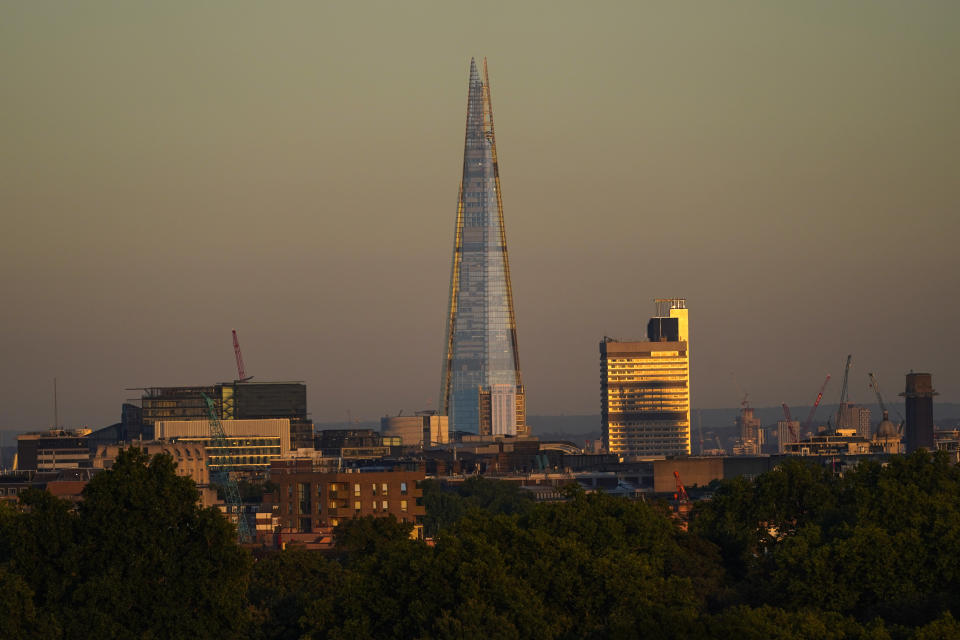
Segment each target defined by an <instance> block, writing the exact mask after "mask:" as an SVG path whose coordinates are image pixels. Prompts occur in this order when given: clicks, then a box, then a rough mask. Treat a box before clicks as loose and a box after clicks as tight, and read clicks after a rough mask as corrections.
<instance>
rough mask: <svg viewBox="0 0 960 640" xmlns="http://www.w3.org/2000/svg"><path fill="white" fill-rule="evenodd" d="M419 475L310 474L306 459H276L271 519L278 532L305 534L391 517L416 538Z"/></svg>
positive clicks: (420, 512) (419, 517)
mask: <svg viewBox="0 0 960 640" xmlns="http://www.w3.org/2000/svg"><path fill="white" fill-rule="evenodd" d="M423 479H424V472H423V471H422V470H421V471H384V470H382V469H378V470H370V471H367V470H365V469H346V470H344V471H340V472H336V473H331V472H324V471H315V470H314V465H313V463H312V461H310V460H277V461H275V462H273V463H272V464H271V465H270V481H271V482H272V483H274V484H275V485H277V490H276V492H275V493H274V494H273V498H274V500H273V502H274V504H275V505H276V511H275V515H276V516H277V518H278V521H279V525H280V526H281V527H282V528H283V529H284V530H289V531H292V532H299V533H310V532H313V531H316V530H319V529H321V528H324V527H335V526H337V525H338V524H340V522H341V521H343V520H345V519H349V518H355V517H362V516H370V515H372V516H381V517H385V516H388V515H390V514H393V515H394V516H395V517H396V518H397V520H399V521H401V522H411V523H413V524H414V526H415V527H416V531H417V533H418V536H419V532H420V528H421V524H420V523H421V521H422V520H423V516H424V514H425V511H424V508H423V505H422V504H420V502H421V500H420V498H421V497H422V496H423V492H422V490H421V489H420V488H419V483H420V482H421V481H422V480H423Z"/></svg>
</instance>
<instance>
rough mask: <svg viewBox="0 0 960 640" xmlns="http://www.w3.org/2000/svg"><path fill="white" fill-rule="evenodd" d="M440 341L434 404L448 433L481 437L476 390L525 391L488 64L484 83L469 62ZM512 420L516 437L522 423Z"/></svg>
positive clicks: (473, 63)
mask: <svg viewBox="0 0 960 640" xmlns="http://www.w3.org/2000/svg"><path fill="white" fill-rule="evenodd" d="M446 337H447V344H446V357H445V359H444V368H443V387H442V390H441V398H440V405H441V407H442V408H443V410H444V413H446V415H448V416H449V424H450V427H451V428H453V429H458V430H461V431H469V432H473V433H482V432H483V429H482V427H481V411H480V395H481V392H487V393H489V391H490V389H491V387H492V386H493V385H498V388H500V389H502V388H503V387H502V386H500V385H509V386H510V387H513V388H514V389H516V393H517V395H518V396H522V394H523V388H522V382H521V378H520V361H519V358H518V355H517V328H516V321H515V317H514V310H513V293H512V290H511V287H510V266H509V261H508V258H507V242H506V232H505V230H504V226H503V206H502V202H501V193H500V176H499V170H498V166H497V147H496V141H495V139H494V132H493V110H492V108H491V102H490V84H489V77H488V75H487V68H486V61H484V68H483V78H482V79H481V77H480V73H479V71H478V69H477V65H476V62H475V61H474V60H471V61H470V88H469V94H468V98H467V127H466V137H465V141H464V151H463V177H462V180H461V182H460V197H459V202H458V204H457V224H456V233H455V236H454V249H453V266H452V273H451V278H450V307H449V317H448V323H447V336H446ZM517 406H519V407H522V406H523V405H522V403H518V404H517ZM515 422H516V424H515V425H514V431H515V432H516V431H519V430H520V429H522V428H523V426H524V424H525V421H524V420H523V416H520V419H519V420H516V421H515Z"/></svg>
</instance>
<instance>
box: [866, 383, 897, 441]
mask: <svg viewBox="0 0 960 640" xmlns="http://www.w3.org/2000/svg"><path fill="white" fill-rule="evenodd" d="M867 376H869V377H870V386H871V387H873V392H874V393H875V394H877V402H878V403H879V404H880V411H882V412H883V419H884V420H889V419H890V414H889V412H888V411H887V405H886V403H884V401H883V396H882V395H880V382H879V381H878V380H877V377H876V376H875V375H873V374H872V373H868V374H867ZM897 417H899V418H900V424H899V426H898V428H897V430H898V431H899V430H901V429H903V422H904V420H903V416H902V415H901V414H900V412H899V411H897Z"/></svg>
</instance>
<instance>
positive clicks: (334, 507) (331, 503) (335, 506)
mask: <svg viewBox="0 0 960 640" xmlns="http://www.w3.org/2000/svg"><path fill="white" fill-rule="evenodd" d="M330 508H331V509H336V508H337V501H336V500H331V501H330Z"/></svg>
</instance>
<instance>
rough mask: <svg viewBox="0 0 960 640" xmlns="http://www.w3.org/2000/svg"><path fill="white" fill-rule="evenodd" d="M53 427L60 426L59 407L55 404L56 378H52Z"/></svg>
mask: <svg viewBox="0 0 960 640" xmlns="http://www.w3.org/2000/svg"><path fill="white" fill-rule="evenodd" d="M53 428H54V429H59V428H60V409H59V407H58V406H57V379H56V378H54V379H53Z"/></svg>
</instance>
